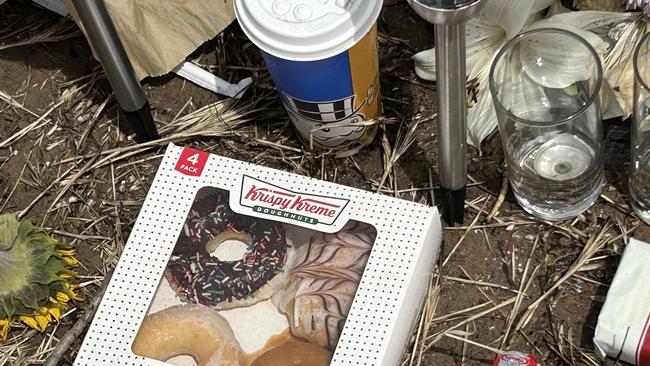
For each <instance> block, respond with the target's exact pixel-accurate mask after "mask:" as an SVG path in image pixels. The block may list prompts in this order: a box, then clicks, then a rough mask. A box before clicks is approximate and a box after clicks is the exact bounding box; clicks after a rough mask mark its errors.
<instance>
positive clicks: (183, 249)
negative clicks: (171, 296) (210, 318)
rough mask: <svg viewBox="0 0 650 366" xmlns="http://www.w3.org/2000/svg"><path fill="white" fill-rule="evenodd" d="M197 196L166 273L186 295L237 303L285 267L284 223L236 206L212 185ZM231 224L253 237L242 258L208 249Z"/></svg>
mask: <svg viewBox="0 0 650 366" xmlns="http://www.w3.org/2000/svg"><path fill="white" fill-rule="evenodd" d="M198 196H200V194H199V195H197V198H196V199H195V200H194V204H193V205H192V209H191V210H190V213H189V215H188V217H187V219H186V221H185V225H184V227H183V231H182V232H181V234H180V237H179V239H178V242H177V243H176V247H175V249H174V252H173V253H172V257H171V259H170V261H169V263H168V265H167V279H168V280H169V282H170V284H171V285H172V287H173V288H175V290H176V293H177V294H178V296H179V297H180V298H181V299H182V300H183V301H186V302H191V303H199V304H202V305H206V306H210V307H216V308H229V307H236V306H238V303H240V302H242V301H246V300H247V299H248V300H250V299H251V298H252V297H254V294H255V293H256V292H257V291H258V290H260V289H261V288H263V287H264V286H265V285H266V284H267V283H269V281H271V280H272V279H273V278H274V277H275V276H276V275H277V274H279V273H281V272H282V271H283V267H284V264H285V259H286V255H287V242H286V236H285V232H284V229H283V227H282V225H281V224H280V223H277V222H273V221H269V220H264V219H259V218H255V217H250V216H245V215H240V214H237V213H235V212H233V211H232V210H231V209H230V206H229V204H228V197H229V193H228V192H227V191H223V190H220V189H215V188H210V193H208V194H207V195H206V196H204V197H202V198H199V197H198ZM227 230H232V231H233V232H235V233H241V234H245V235H247V236H249V237H250V238H251V240H250V242H248V243H247V245H248V248H247V250H246V253H245V254H244V257H243V258H242V259H241V260H239V261H222V260H219V259H218V258H216V257H212V256H211V255H210V253H209V252H208V250H207V249H206V244H207V243H208V242H209V241H210V240H212V239H214V238H215V237H216V236H218V235H220V234H222V233H224V232H226V231H227ZM252 303H254V301H253V302H252ZM249 304H250V303H249ZM241 306H244V305H241Z"/></svg>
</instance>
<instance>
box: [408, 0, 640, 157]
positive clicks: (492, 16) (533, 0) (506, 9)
mask: <svg viewBox="0 0 650 366" xmlns="http://www.w3.org/2000/svg"><path fill="white" fill-rule="evenodd" d="M556 6H557V4H556V3H555V1H554V0H489V1H488V3H487V4H486V6H485V9H484V11H483V13H482V14H481V15H480V16H478V17H476V18H474V19H471V20H470V21H469V22H468V23H467V31H466V34H467V43H466V47H467V76H468V80H476V81H477V83H478V88H479V90H478V95H477V97H478V99H477V102H476V104H475V105H474V106H472V107H471V108H470V109H469V110H468V114H467V126H468V143H469V144H471V145H473V146H474V147H477V148H480V145H481V142H482V141H483V140H484V139H485V138H486V137H488V136H489V135H490V134H492V132H494V131H495V130H496V129H497V117H496V112H495V109H494V105H493V103H492V95H491V93H490V90H489V88H488V77H489V71H490V66H491V65H492V61H493V60H494V57H495V56H496V54H497V52H498V51H499V50H500V49H501V47H503V46H504V45H505V44H506V43H507V42H508V40H510V39H512V38H513V37H514V36H516V35H517V34H519V33H521V32H524V31H527V30H533V29H538V28H561V29H565V30H567V31H570V32H573V33H576V34H578V35H580V36H581V37H583V38H584V39H585V40H587V41H588V42H589V43H590V44H591V45H592V46H593V47H594V49H596V51H597V52H598V54H599V55H601V56H604V55H605V53H606V52H607V50H608V47H609V45H608V44H607V43H606V42H605V41H603V39H602V38H601V37H599V36H598V34H597V33H596V31H598V30H599V29H601V28H604V27H606V26H609V25H611V24H616V23H620V22H621V21H622V19H627V18H629V17H630V15H629V14H625V13H612V12H596V11H582V12H568V13H558V14H556V13H557V12H558V11H557V9H556ZM551 7H553V9H551V11H548V9H549V8H551ZM545 12H547V13H549V14H555V15H552V16H550V17H549V18H543V13H545ZM554 42H555V41H554V37H553V35H551V34H549V36H548V38H547V39H546V40H545V41H543V42H542V44H541V45H538V46H537V47H542V49H543V50H544V51H547V53H548V54H547V55H545V59H546V60H547V62H549V64H548V65H549V68H551V70H552V71H549V72H541V71H543V70H541V69H539V68H536V67H526V63H530V62H535V60H532V59H529V58H527V57H526V50H525V49H522V50H521V55H522V56H521V61H522V65H523V67H524V69H526V70H530V72H529V73H528V76H529V77H530V78H531V79H532V80H534V81H535V82H537V83H539V85H542V86H546V87H553V88H564V87H567V86H569V85H571V84H573V83H575V82H576V81H580V80H584V79H586V78H587V75H591V72H590V67H592V66H593V65H588V64H586V63H583V64H580V63H579V62H576V63H575V64H576V65H577V66H576V67H575V68H572V69H567V68H566V67H553V64H554V63H553V59H557V62H556V63H555V64H556V65H560V64H562V65H565V60H566V58H565V57H566V55H565V54H564V53H563V54H561V55H560V54H559V53H557V52H555V48H554V47H553V44H554ZM536 52H538V53H539V49H536ZM584 52H586V51H585V50H576V53H575V54H573V55H570V57H572V58H576V59H577V60H580V59H584V60H587V59H589V55H586V54H584ZM559 57H561V59H560V58H559ZM413 60H414V61H415V71H416V73H417V75H418V76H419V77H421V78H423V79H426V80H435V50H434V49H431V50H427V51H424V52H420V53H418V54H416V55H415V56H413ZM475 84H476V83H475ZM531 93H535V92H534V91H533V90H527V91H525V90H521V91H513V98H521V100H522V104H521V106H522V107H525V103H524V102H525V100H526V98H525V97H526V96H527V95H530V94H531ZM518 100H519V99H518Z"/></svg>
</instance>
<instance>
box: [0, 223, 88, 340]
mask: <svg viewBox="0 0 650 366" xmlns="http://www.w3.org/2000/svg"><path fill="white" fill-rule="evenodd" d="M75 254H76V252H75V250H74V249H72V248H70V247H68V246H65V245H62V244H60V243H59V242H57V241H56V240H54V239H53V238H51V237H50V236H49V235H48V234H47V233H46V232H45V231H44V230H43V229H41V228H37V227H35V226H34V225H32V223H31V221H29V220H23V221H20V220H18V219H17V216H16V215H15V214H5V215H0V338H1V339H6V338H7V335H8V333H9V330H10V329H11V326H12V325H13V324H14V323H15V322H22V323H24V324H25V325H27V326H28V327H31V328H33V329H35V330H37V331H39V332H44V331H45V329H46V328H47V326H48V324H50V323H55V322H58V321H59V319H60V318H61V315H62V313H63V312H64V311H65V310H66V309H67V308H68V305H69V303H70V301H71V300H80V298H79V296H78V295H77V293H76V288H77V286H76V285H75V284H73V283H72V282H70V281H71V279H73V278H74V277H76V274H75V273H74V272H73V271H72V268H73V267H74V266H75V265H76V264H77V260H76V259H75V257H74V256H75Z"/></svg>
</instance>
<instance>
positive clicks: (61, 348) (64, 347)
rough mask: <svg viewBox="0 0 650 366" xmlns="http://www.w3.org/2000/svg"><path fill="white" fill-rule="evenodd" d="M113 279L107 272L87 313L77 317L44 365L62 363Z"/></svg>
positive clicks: (49, 365) (54, 365)
mask: <svg viewBox="0 0 650 366" xmlns="http://www.w3.org/2000/svg"><path fill="white" fill-rule="evenodd" d="M110 281H111V274H107V275H106V276H105V277H104V283H103V284H102V288H101V289H100V290H99V291H98V292H97V293H96V294H95V297H94V298H93V300H92V301H91V302H90V304H88V307H87V308H86V313H85V314H84V315H83V316H82V317H80V318H79V319H77V322H76V323H75V325H74V326H73V327H72V328H70V330H68V331H67V332H66V333H65V335H64V336H63V338H61V341H59V343H58V344H57V345H56V347H55V348H54V351H52V353H51V354H50V357H48V359H47V361H45V364H44V366H58V365H59V363H61V360H62V359H63V356H64V355H65V353H66V351H68V349H69V348H70V345H72V343H73V342H74V341H75V340H76V339H77V338H79V336H80V335H81V333H83V331H84V330H85V329H86V327H88V325H89V324H90V322H91V321H92V320H93V317H94V316H95V312H96V311H97V308H98V307H99V304H100V302H101V300H102V296H104V293H105V292H106V288H108V284H109V282H110Z"/></svg>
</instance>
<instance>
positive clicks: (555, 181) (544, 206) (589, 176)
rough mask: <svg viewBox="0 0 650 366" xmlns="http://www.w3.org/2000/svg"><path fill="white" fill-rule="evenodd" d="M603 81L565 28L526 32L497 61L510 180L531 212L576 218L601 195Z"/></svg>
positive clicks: (589, 52) (494, 77)
mask: <svg viewBox="0 0 650 366" xmlns="http://www.w3.org/2000/svg"><path fill="white" fill-rule="evenodd" d="M601 84H602V66H601V64H600V60H599V58H598V55H597V54H596V51H595V50H594V49H593V48H592V47H591V45H590V44H589V43H588V42H587V41H585V40H584V39H583V38H581V37H580V36H578V35H576V34H574V33H572V32H569V31H566V30H563V29H556V28H540V29H534V30H531V31H528V32H526V33H522V34H520V35H518V36H516V37H515V38H513V39H512V40H511V41H510V42H508V43H507V44H506V45H505V46H504V47H503V48H502V49H501V50H500V51H499V53H498V54H497V56H496V57H495V59H494V62H493V64H492V68H491V70H490V91H491V93H492V98H493V100H494V106H495V109H496V114H497V118H498V121H499V132H500V134H501V138H502V142H503V147H504V150H505V156H506V163H507V165H508V173H509V175H510V183H511V186H512V188H513V191H514V193H515V197H516V198H517V201H518V202H519V203H520V204H521V206H522V207H523V208H524V209H525V210H526V211H528V212H529V213H531V214H533V215H535V216H538V217H541V218H543V219H547V220H562V219H566V218H570V217H573V216H576V215H578V214H579V213H581V212H583V211H585V210H586V209H588V208H589V207H590V206H591V205H592V204H593V203H594V201H595V200H596V199H597V198H598V196H599V195H600V192H601V189H602V183H603V159H602V154H603V130H602V122H601V119H600V109H599V100H598V92H599V90H600V87H601Z"/></svg>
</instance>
